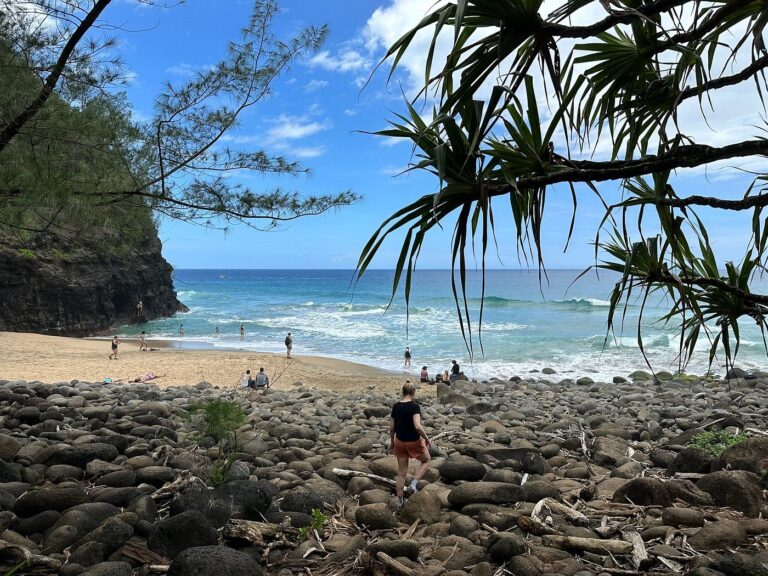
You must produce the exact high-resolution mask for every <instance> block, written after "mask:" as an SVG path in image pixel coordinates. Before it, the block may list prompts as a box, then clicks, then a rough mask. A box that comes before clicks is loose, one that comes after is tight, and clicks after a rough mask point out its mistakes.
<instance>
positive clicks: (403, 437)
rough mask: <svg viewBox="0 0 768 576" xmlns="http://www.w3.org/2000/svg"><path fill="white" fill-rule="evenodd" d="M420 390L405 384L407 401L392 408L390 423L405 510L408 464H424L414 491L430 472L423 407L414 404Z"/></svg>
mask: <svg viewBox="0 0 768 576" xmlns="http://www.w3.org/2000/svg"><path fill="white" fill-rule="evenodd" d="M415 395H416V387H415V386H414V385H413V384H411V383H410V382H406V383H405V384H403V399H402V400H400V401H399V402H396V403H395V405H394V406H393V407H392V417H391V418H390V420H389V438H390V441H391V442H390V446H391V447H392V448H391V450H392V453H393V454H394V455H395V457H396V458H397V505H398V507H402V506H403V489H404V486H405V477H406V476H407V475H408V460H409V459H410V458H415V459H416V460H418V461H419V462H421V466H419V469H418V470H417V471H416V475H415V477H414V479H413V481H412V482H411V490H413V491H414V492H416V491H417V489H418V487H417V486H418V482H419V480H421V478H422V477H423V476H424V474H426V473H427V470H429V462H430V458H429V446H430V442H429V437H428V436H427V433H426V431H425V430H424V427H423V426H422V425H421V407H420V406H419V405H418V404H417V403H416V402H415V401H414V400H413V397H414V396H415Z"/></svg>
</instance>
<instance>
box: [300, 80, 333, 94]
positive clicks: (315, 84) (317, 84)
mask: <svg viewBox="0 0 768 576" xmlns="http://www.w3.org/2000/svg"><path fill="white" fill-rule="evenodd" d="M326 86H328V81H327V80H310V81H309V82H307V83H306V84H305V85H304V92H315V91H317V90H320V89H322V88H325V87H326Z"/></svg>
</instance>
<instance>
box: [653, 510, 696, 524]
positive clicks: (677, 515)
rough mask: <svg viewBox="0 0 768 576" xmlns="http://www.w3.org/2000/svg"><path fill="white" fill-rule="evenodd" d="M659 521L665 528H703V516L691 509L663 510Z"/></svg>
mask: <svg viewBox="0 0 768 576" xmlns="http://www.w3.org/2000/svg"><path fill="white" fill-rule="evenodd" d="M661 521H662V522H663V523H664V524H665V525H666V526H674V527H676V528H680V527H681V526H691V527H694V528H696V527H700V526H704V514H702V512H701V511H700V510H694V509H692V508H665V509H664V512H663V513H662V515H661Z"/></svg>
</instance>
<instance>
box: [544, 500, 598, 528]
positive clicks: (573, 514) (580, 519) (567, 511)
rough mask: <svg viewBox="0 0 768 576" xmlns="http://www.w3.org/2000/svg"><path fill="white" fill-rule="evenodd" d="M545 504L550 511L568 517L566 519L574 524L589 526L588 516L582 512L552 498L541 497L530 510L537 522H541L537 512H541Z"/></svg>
mask: <svg viewBox="0 0 768 576" xmlns="http://www.w3.org/2000/svg"><path fill="white" fill-rule="evenodd" d="M545 506H546V507H547V508H549V509H550V511H551V512H553V513H554V514H560V515H561V516H565V517H566V518H568V520H570V521H571V522H572V523H573V524H575V525H576V526H589V518H587V517H586V516H584V514H582V513H581V512H579V511H578V510H575V509H573V508H571V507H570V506H566V505H565V504H561V503H560V502H558V501H557V500H554V499H552V498H543V499H542V500H539V501H538V502H537V503H536V505H535V506H534V507H533V511H532V512H531V518H533V519H534V520H536V521H538V522H541V518H539V513H540V512H541V509H542V508H543V507H545Z"/></svg>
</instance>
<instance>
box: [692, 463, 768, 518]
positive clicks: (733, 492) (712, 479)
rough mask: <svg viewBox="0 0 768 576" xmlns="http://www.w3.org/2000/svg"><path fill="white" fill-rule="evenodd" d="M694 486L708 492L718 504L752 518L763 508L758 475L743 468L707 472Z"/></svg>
mask: <svg viewBox="0 0 768 576" xmlns="http://www.w3.org/2000/svg"><path fill="white" fill-rule="evenodd" d="M696 486H697V487H698V488H700V489H701V490H703V491H704V492H707V493H708V494H710V495H711V496H712V498H713V500H714V501H715V503H716V504H717V505H719V506H730V507H731V508H733V509H735V510H738V511H739V512H743V513H744V514H745V515H747V516H750V517H752V518H755V517H757V516H758V515H759V514H760V511H761V510H762V509H763V506H764V501H763V495H762V490H761V487H760V477H759V476H757V475H756V474H752V473H751V472H745V471H743V470H721V471H719V472H712V473H711V474H707V475H706V476H704V478H702V479H701V480H699V481H698V482H697V483H696Z"/></svg>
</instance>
